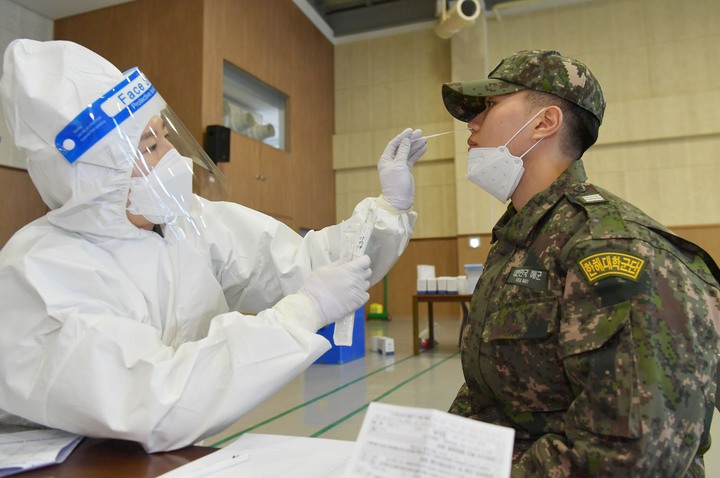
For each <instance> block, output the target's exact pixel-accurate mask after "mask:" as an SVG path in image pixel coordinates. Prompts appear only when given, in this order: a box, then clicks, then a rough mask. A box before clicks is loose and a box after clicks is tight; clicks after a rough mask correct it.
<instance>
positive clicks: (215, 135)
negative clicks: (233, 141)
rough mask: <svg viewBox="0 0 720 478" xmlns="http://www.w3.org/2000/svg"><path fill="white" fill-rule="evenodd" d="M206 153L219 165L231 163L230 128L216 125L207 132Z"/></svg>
mask: <svg viewBox="0 0 720 478" xmlns="http://www.w3.org/2000/svg"><path fill="white" fill-rule="evenodd" d="M205 152H206V153H207V154H208V156H210V159H212V160H213V162H215V164H217V163H227V162H229V161H230V128H227V127H225V126H222V125H219V124H214V125H210V126H208V127H207V130H205Z"/></svg>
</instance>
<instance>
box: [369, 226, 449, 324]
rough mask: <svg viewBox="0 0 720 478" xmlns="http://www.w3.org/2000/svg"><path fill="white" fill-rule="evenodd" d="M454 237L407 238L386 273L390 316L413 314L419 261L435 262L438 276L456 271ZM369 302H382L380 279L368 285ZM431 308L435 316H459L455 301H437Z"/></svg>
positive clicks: (399, 316)
mask: <svg viewBox="0 0 720 478" xmlns="http://www.w3.org/2000/svg"><path fill="white" fill-rule="evenodd" d="M456 241H457V240H456V238H454V237H451V238H439V239H412V240H411V241H410V244H408V247H407V249H406V250H405V252H404V253H403V255H402V256H400V259H399V260H398V262H397V263H396V264H395V266H394V267H393V268H392V270H390V272H389V273H388V275H387V278H388V311H389V312H390V315H391V316H392V318H393V319H401V320H403V319H409V318H411V317H412V296H413V294H415V292H416V291H417V266H418V265H419V264H431V265H434V266H435V275H437V276H456V275H458V268H457V256H458V253H457V242H456ZM372 302H377V303H380V304H382V303H383V283H382V281H380V282H378V283H377V284H376V285H374V286H373V287H371V288H370V301H369V302H368V303H372ZM434 312H435V315H436V317H460V307H459V306H458V305H454V304H437V305H436V306H435V307H434ZM421 313H424V312H421Z"/></svg>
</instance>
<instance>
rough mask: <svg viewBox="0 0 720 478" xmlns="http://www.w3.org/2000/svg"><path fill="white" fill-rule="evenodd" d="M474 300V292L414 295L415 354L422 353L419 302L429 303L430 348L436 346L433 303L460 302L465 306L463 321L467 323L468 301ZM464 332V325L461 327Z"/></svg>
mask: <svg viewBox="0 0 720 478" xmlns="http://www.w3.org/2000/svg"><path fill="white" fill-rule="evenodd" d="M471 300H472V294H415V295H413V354H415V355H417V354H419V353H420V344H419V343H418V338H419V334H420V326H419V324H418V322H419V320H420V315H419V310H418V309H419V305H418V304H419V303H420V302H426V303H427V305H428V324H429V325H428V331H429V332H430V334H429V335H430V337H429V339H430V348H433V347H434V346H435V331H434V327H433V303H434V302H459V303H460V304H461V305H462V307H463V321H462V324H463V325H465V321H466V320H467V313H468V312H467V306H466V305H465V303H466V302H470V301H471ZM460 332H461V333H462V327H461V329H460Z"/></svg>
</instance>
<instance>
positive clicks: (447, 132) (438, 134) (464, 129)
mask: <svg viewBox="0 0 720 478" xmlns="http://www.w3.org/2000/svg"><path fill="white" fill-rule="evenodd" d="M468 130H469V128H463V129H456V130H453V131H444V132H442V133H435V134H429V135H427V136H421V137H419V138H417V139H415V141H417V140H420V139H430V138H434V137H436V136H443V135H446V134H450V133H459V132H460V131H468Z"/></svg>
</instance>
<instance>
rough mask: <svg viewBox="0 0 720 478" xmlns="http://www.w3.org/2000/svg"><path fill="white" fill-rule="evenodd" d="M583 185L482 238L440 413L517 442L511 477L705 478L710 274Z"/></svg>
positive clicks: (693, 255) (711, 366) (713, 306)
mask: <svg viewBox="0 0 720 478" xmlns="http://www.w3.org/2000/svg"><path fill="white" fill-rule="evenodd" d="M586 179H587V178H586V176H585V171H584V168H583V164H582V162H581V161H576V162H575V163H574V164H573V165H572V166H571V167H570V168H569V169H568V170H566V171H565V172H564V173H563V174H562V175H561V176H560V177H559V178H558V179H557V180H556V181H555V183H553V184H552V185H551V186H550V187H549V188H548V189H547V190H545V191H543V192H541V193H539V194H537V195H536V196H535V197H533V198H532V200H531V201H530V202H529V203H528V204H527V205H526V206H525V207H523V208H522V209H521V211H520V212H518V213H516V212H515V210H514V208H513V207H512V205H510V207H509V208H508V211H507V212H506V213H505V215H504V216H503V217H502V218H501V219H500V221H499V222H498V224H497V225H496V226H495V228H494V229H493V243H494V244H493V247H492V248H491V250H490V253H489V256H488V258H487V261H486V264H485V272H484V274H483V276H482V277H481V279H480V281H479V283H478V286H477V288H476V290H475V292H474V296H473V300H472V304H471V310H470V315H469V320H468V324H467V326H466V327H465V329H464V331H463V337H462V366H463V371H464V375H465V381H466V383H465V384H464V385H463V386H462V388H461V389H460V392H459V393H458V396H457V398H456V399H455V401H454V403H453V404H452V407H451V409H450V411H451V412H452V413H456V414H459V415H463V416H466V417H470V418H474V419H478V420H482V421H485V422H489V423H495V424H498V425H504V426H508V427H512V428H514V429H515V449H514V457H513V475H512V476H552V477H588V476H603V477H608V476H617V477H630V476H632V477H637V476H648V477H653V478H656V477H670V476H679V477H682V476H704V467H703V462H702V454H703V453H704V452H705V451H707V449H708V448H709V430H710V420H711V418H712V413H713V406H714V402H713V401H714V396H715V367H716V364H717V353H718V335H717V333H716V330H715V325H714V324H715V323H718V318H719V317H720V293H719V291H718V283H717V280H716V279H715V277H713V274H717V272H718V271H717V266H715V264H714V262H712V259H710V258H709V256H708V255H707V253H705V252H704V251H702V250H701V249H700V248H699V247H697V246H695V245H694V244H692V243H690V242H687V241H684V240H682V239H680V238H679V237H677V236H674V235H673V234H672V233H671V232H669V231H668V230H667V229H665V228H664V227H663V226H661V225H660V224H658V223H657V222H655V221H653V220H652V219H650V218H649V217H648V216H647V215H645V214H644V213H643V212H642V211H640V210H639V209H637V208H635V207H634V206H632V205H630V204H628V203H627V202H625V201H623V200H622V199H620V198H618V197H616V196H614V195H612V194H610V193H609V192H607V191H605V190H603V189H600V188H598V187H595V186H592V185H589V184H587V183H585V180H586ZM719 275H720V274H719Z"/></svg>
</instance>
